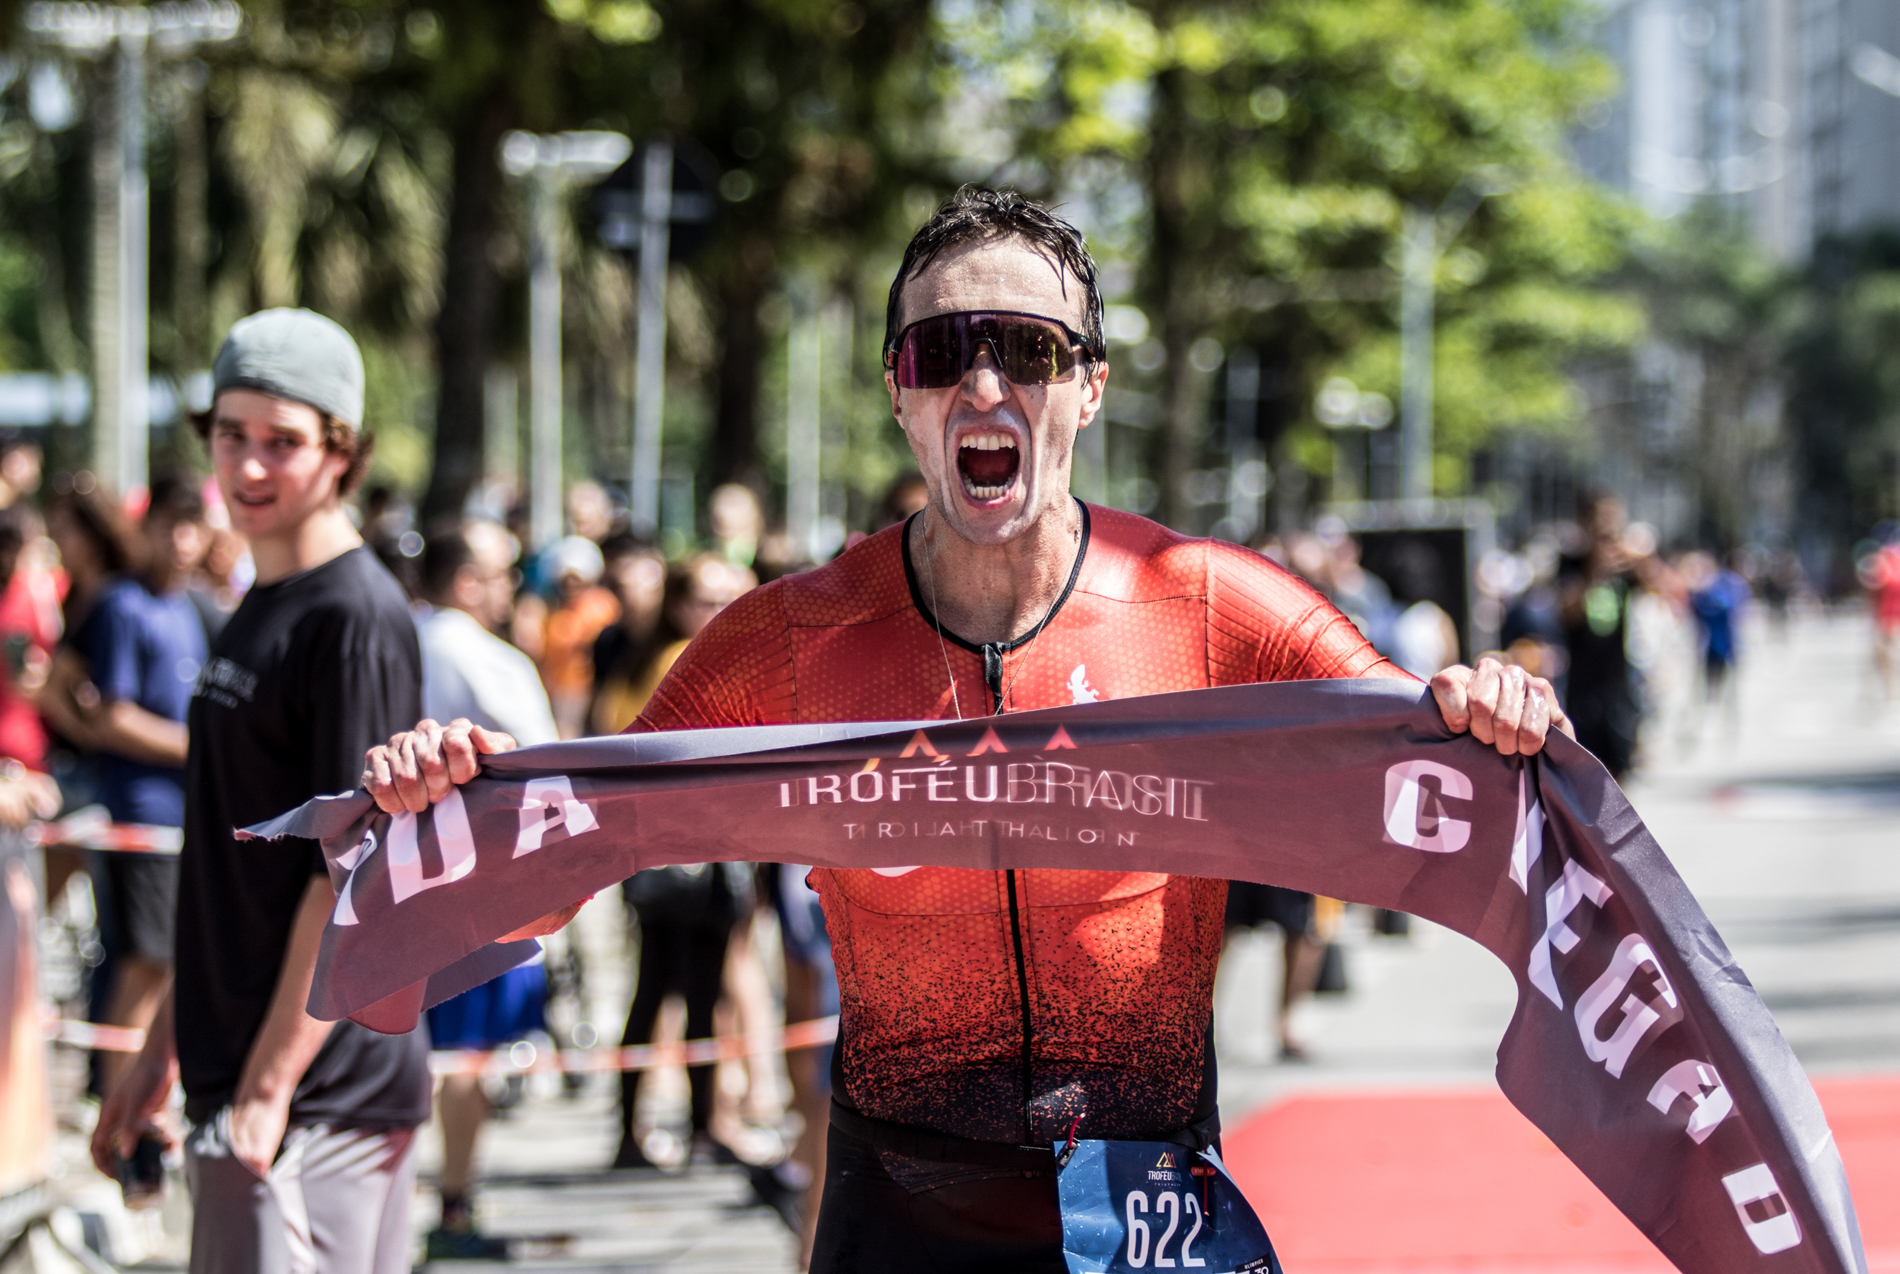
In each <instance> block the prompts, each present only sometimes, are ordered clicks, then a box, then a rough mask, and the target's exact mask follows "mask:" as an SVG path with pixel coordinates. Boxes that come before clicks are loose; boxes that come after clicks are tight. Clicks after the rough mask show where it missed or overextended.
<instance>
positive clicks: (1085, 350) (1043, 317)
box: [884, 310, 1104, 389]
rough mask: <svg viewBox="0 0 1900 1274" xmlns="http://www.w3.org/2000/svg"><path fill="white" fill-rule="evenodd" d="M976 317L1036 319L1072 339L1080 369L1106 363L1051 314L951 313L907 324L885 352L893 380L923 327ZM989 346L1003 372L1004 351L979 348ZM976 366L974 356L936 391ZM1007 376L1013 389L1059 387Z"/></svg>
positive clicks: (1040, 381) (1087, 342)
mask: <svg viewBox="0 0 1900 1274" xmlns="http://www.w3.org/2000/svg"><path fill="white" fill-rule="evenodd" d="M976 317H989V318H1020V319H1034V320H1035V321H1036V322H1038V323H1047V324H1049V325H1050V326H1052V327H1055V328H1059V329H1060V330H1061V332H1062V334H1063V335H1064V336H1065V337H1067V338H1068V341H1069V344H1070V345H1071V346H1073V347H1074V348H1075V349H1076V350H1078V351H1080V353H1081V358H1080V359H1078V360H1077V362H1078V364H1079V365H1080V366H1083V367H1092V366H1094V365H1095V364H1096V363H1098V362H1101V361H1102V359H1103V358H1104V355H1103V354H1101V353H1099V352H1097V351H1096V349H1095V347H1094V346H1093V345H1091V344H1089V339H1088V337H1086V336H1084V335H1082V333H1080V332H1078V331H1076V330H1075V329H1074V328H1072V327H1070V326H1069V325H1068V324H1067V323H1064V322H1063V321H1062V320H1061V319H1059V318H1050V317H1049V316H1048V315H1047V314H1031V313H1030V312H1029V311H1027V310H951V311H949V312H948V313H945V314H932V315H930V316H929V317H928V318H920V319H918V320H917V321H916V322H914V323H907V324H905V325H904V328H903V330H902V331H900V332H898V334H897V339H896V340H894V341H892V342H891V344H890V345H889V346H888V347H887V348H886V349H885V351H884V367H885V370H886V371H888V372H890V373H891V374H892V376H893V377H895V376H896V373H897V358H898V355H899V354H901V353H902V352H903V349H904V342H905V341H906V340H907V339H909V337H910V334H911V333H912V332H913V331H915V330H916V329H917V328H919V327H922V326H923V325H924V324H925V323H934V322H936V321H937V320H939V319H953V318H976ZM985 343H988V344H990V348H991V353H993V354H995V355H997V356H998V359H997V361H998V364H999V366H998V368H997V370H998V371H1002V368H1001V366H1000V363H1001V361H1002V360H1001V357H1000V356H1001V354H1002V351H1001V350H999V349H997V348H996V347H995V344H994V343H993V342H981V341H979V342H978V344H979V345H981V344H985ZM974 366H976V354H975V353H974V352H972V353H971V355H970V361H969V362H968V363H967V364H965V365H964V368H963V371H962V372H961V373H960V374H959V375H958V377H957V379H956V380H955V381H952V382H951V383H950V384H948V385H939V386H936V388H938V389H953V388H955V387H956V385H958V384H960V383H961V382H962V379H963V377H964V376H968V375H969V374H970V368H972V367H974ZM1073 370H1074V368H1073V367H1071V368H1070V371H1073ZM1063 375H1064V376H1066V375H1067V373H1066V372H1065V373H1064V374H1063ZM1003 376H1004V379H1006V380H1008V381H1009V382H1010V383H1011V384H1012V385H1014V384H1024V385H1053V384H1056V383H1057V380H1038V381H1017V380H1016V379H1014V378H1013V377H1011V376H1010V375H1009V373H1008V372H1006V371H1004V372H1003ZM1057 379H1060V378H1057ZM898 388H900V389H902V388H905V386H902V385H900V386H898Z"/></svg>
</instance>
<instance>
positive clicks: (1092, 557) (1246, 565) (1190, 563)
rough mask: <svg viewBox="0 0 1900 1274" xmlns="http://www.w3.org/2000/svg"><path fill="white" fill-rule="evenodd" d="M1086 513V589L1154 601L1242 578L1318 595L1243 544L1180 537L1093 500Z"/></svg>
mask: <svg viewBox="0 0 1900 1274" xmlns="http://www.w3.org/2000/svg"><path fill="white" fill-rule="evenodd" d="M1088 512H1089V566H1090V570H1089V577H1088V582H1087V588H1088V591H1090V592H1093V593H1097V594H1101V595H1106V596H1111V597H1115V598H1117V599H1120V600H1126V601H1155V600H1158V599H1160V598H1164V597H1183V596H1188V597H1204V596H1207V595H1208V593H1209V592H1210V591H1211V590H1213V589H1215V588H1217V587H1218V585H1219V584H1220V583H1222V582H1224V581H1227V580H1242V581H1248V582H1257V583H1258V586H1259V587H1261V588H1263V589H1267V590H1272V589H1278V588H1282V587H1284V588H1290V589H1291V590H1293V591H1294V593H1295V594H1297V595H1303V596H1305V597H1310V598H1317V597H1318V594H1315V593H1313V592H1312V590H1311V589H1309V588H1307V586H1306V585H1305V584H1303V583H1301V582H1300V580H1299V579H1298V577H1296V576H1294V575H1292V574H1291V573H1289V572H1288V571H1286V570H1285V569H1284V568H1283V567H1281V566H1280V565H1278V564H1277V563H1275V562H1273V561H1270V560H1269V559H1267V558H1265V557H1262V556H1261V555H1260V554H1258V553H1256V552H1254V551H1253V550H1252V549H1249V548H1246V547H1244V546H1242V545H1239V544H1229V543H1228V542H1226V541H1225V540H1211V539H1201V538H1199V537H1197V536H1192V535H1183V534H1181V533H1180V532H1179V531H1173V530H1170V529H1168V528H1167V527H1165V526H1162V525H1161V524H1160V523H1158V522H1152V521H1150V520H1148V519H1147V518H1144V517H1141V516H1140V515H1138V514H1134V513H1125V512H1123V511H1122V510H1120V509H1105V508H1102V507H1101V506H1100V505H1094V504H1091V505H1089V506H1088Z"/></svg>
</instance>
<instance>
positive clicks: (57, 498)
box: [34, 470, 143, 1008]
mask: <svg viewBox="0 0 1900 1274" xmlns="http://www.w3.org/2000/svg"><path fill="white" fill-rule="evenodd" d="M46 530H47V534H48V535H49V536H50V537H51V539H52V541H53V544H54V546H55V548H57V549H58V551H59V560H60V566H61V567H62V568H63V569H64V571H65V575H66V596H65V600H64V602H63V603H62V607H61V609H62V611H63V612H64V613H63V615H62V621H61V628H62V630H63V632H64V633H65V637H64V639H63V640H61V642H60V644H59V645H58V646H56V647H55V648H54V650H53V655H52V660H51V662H50V663H49V665H48V666H47V671H46V678H45V681H44V684H42V686H41V687H40V690H39V693H38V695H37V696H36V697H37V700H38V707H39V711H40V716H41V717H43V718H44V720H45V722H46V725H47V727H49V728H50V729H51V730H52V732H53V733H54V735H56V736H57V740H55V744H56V749H55V754H54V755H52V756H50V757H49V768H50V769H51V771H52V773H53V775H54V777H55V778H57V779H58V780H59V784H60V787H61V789H62V790H63V791H64V792H65V794H66V797H67V799H68V800H70V801H72V802H74V803H75V804H77V805H89V804H91V803H92V802H93V801H94V799H95V789H96V788H97V787H98V782H99V779H98V771H97V766H96V764H95V761H94V758H93V757H92V755H91V753H90V752H89V751H88V750H87V749H86V748H85V747H84V746H83V742H82V740H83V739H84V736H85V726H84V723H83V722H81V721H80V720H78V718H77V717H75V716H73V715H71V714H70V713H69V711H68V708H67V705H69V704H74V705H78V706H80V707H85V708H90V707H92V706H93V700H92V698H91V696H92V695H93V694H94V693H95V692H94V690H93V687H92V684H91V682H90V681H89V680H88V679H87V676H86V661H85V659H84V658H83V657H82V656H81V655H80V654H79V652H78V651H76V650H75V649H73V647H72V645H71V641H72V635H73V634H74V633H76V632H78V631H79V627H80V625H82V624H83V623H85V620H86V616H87V614H88V613H89V612H90V611H91V610H92V606H93V603H94V602H95V601H96V600H97V599H98V597H99V595H100V593H101V592H102V591H103V590H104V589H105V587H106V585H107V584H108V583H109V582H110V581H111V579H112V578H113V577H114V576H116V575H118V574H120V573H122V572H125V571H127V570H130V569H132V568H133V567H135V566H136V565H137V564H138V562H139V560H140V557H141V555H142V552H143V550H142V547H141V543H140V540H139V537H138V536H137V535H136V534H135V533H134V531H133V530H132V528H131V526H130V525H129V524H128V523H127V522H126V520H125V515H124V514H123V513H122V512H121V511H120V508H119V502H118V501H117V500H116V499H114V498H113V497H112V496H111V495H110V494H109V493H107V492H105V491H103V490H101V489H100V488H99V486H98V483H97V481H96V480H95V479H94V478H93V476H92V474H90V473H87V472H85V471H83V470H82V471H80V472H79V473H75V474H72V475H66V474H61V475H59V476H58V477H56V478H54V480H53V498H52V500H51V502H50V503H49V504H48V506H47V511H46ZM34 728H35V729H36V730H37V729H38V723H37V722H36V723H35V726H34ZM100 972H102V973H103V972H104V971H103V970H101V971H100ZM102 982H103V979H102ZM97 1007H100V1008H103V1007H104V1005H103V1002H101V1003H100V1004H99V1005H98V1006H97Z"/></svg>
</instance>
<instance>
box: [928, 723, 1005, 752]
mask: <svg viewBox="0 0 1900 1274" xmlns="http://www.w3.org/2000/svg"><path fill="white" fill-rule="evenodd" d="M917 733H919V734H922V733H923V731H922V730H919V731H918V732H917ZM1007 751H1009V749H1008V748H1006V747H1004V746H1003V741H1002V740H1001V739H999V738H997V737H996V727H995V726H991V727H990V728H989V729H987V730H985V731H984V732H983V737H982V738H980V739H978V740H977V741H976V751H974V752H972V753H970V755H971V756H982V755H983V754H984V753H985V752H1007Z"/></svg>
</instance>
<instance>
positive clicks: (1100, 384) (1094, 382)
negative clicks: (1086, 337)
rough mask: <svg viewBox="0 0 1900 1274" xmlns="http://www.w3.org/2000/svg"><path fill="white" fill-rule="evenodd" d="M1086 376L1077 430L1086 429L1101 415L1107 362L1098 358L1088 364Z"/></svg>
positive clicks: (1106, 381)
mask: <svg viewBox="0 0 1900 1274" xmlns="http://www.w3.org/2000/svg"><path fill="white" fill-rule="evenodd" d="M1088 369H1089V372H1088V376H1087V377H1086V378H1084V380H1083V381H1082V416H1081V419H1079V420H1078V421H1077V422H1076V426H1075V427H1076V428H1077V429H1087V428H1088V427H1089V425H1091V424H1092V423H1094V420H1095V418H1096V417H1097V416H1099V415H1101V414H1102V402H1103V396H1104V395H1105V394H1106V392H1107V389H1106V386H1107V385H1108V360H1107V359H1106V358H1098V359H1096V360H1095V361H1094V362H1093V363H1090V364H1088Z"/></svg>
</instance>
